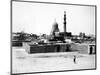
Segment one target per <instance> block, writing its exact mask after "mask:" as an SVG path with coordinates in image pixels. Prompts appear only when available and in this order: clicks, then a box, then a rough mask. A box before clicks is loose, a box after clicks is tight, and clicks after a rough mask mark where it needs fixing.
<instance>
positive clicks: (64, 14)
mask: <svg viewBox="0 0 100 75" xmlns="http://www.w3.org/2000/svg"><path fill="white" fill-rule="evenodd" d="M64 33H66V11H64Z"/></svg>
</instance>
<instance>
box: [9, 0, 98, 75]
mask: <svg viewBox="0 0 100 75" xmlns="http://www.w3.org/2000/svg"><path fill="white" fill-rule="evenodd" d="M13 1H16V2H28V3H44V4H57V5H58V4H59V5H75V6H89V7H95V37H96V41H95V42H96V43H95V44H96V55H95V68H93V69H79V70H77V69H76V70H60V71H45V72H29V73H16V74H36V73H51V72H68V71H84V70H96V69H97V6H96V5H85V4H71V3H55V2H41V1H22V0H11V1H10V25H11V29H10V30H11V31H10V33H11V34H10V50H11V51H10V54H11V55H10V65H11V68H10V74H11V75H16V74H13V73H12V20H13V18H12V2H13Z"/></svg>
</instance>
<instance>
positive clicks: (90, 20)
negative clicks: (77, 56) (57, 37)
mask: <svg viewBox="0 0 100 75" xmlns="http://www.w3.org/2000/svg"><path fill="white" fill-rule="evenodd" d="M64 11H66V21H67V28H66V29H67V31H68V32H72V34H79V33H80V32H85V33H86V34H95V7H89V6H75V5H59V4H43V3H27V2H13V4H12V30H13V32H20V31H24V32H27V33H35V34H40V33H46V34H50V32H51V28H52V25H53V24H54V22H55V19H56V22H57V23H58V25H59V29H60V31H61V32H62V31H63V17H64Z"/></svg>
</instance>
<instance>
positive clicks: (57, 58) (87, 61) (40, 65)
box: [12, 48, 95, 73]
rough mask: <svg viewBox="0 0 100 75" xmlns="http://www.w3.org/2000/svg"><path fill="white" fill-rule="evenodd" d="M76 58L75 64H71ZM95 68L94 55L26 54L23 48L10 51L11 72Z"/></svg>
mask: <svg viewBox="0 0 100 75" xmlns="http://www.w3.org/2000/svg"><path fill="white" fill-rule="evenodd" d="M73 56H76V64H75V63H74V62H73ZM93 68H95V55H87V54H78V53H77V52H63V53H61V52H60V53H41V54H28V53H27V52H26V51H25V49H23V48H13V49H12V72H13V73H29V72H44V71H60V70H79V69H93Z"/></svg>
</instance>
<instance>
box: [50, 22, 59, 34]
mask: <svg viewBox="0 0 100 75" xmlns="http://www.w3.org/2000/svg"><path fill="white" fill-rule="evenodd" d="M55 32H59V28H58V23H57V22H56V21H55V22H54V24H53V27H52V30H51V34H53V33H55Z"/></svg>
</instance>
